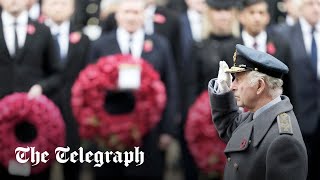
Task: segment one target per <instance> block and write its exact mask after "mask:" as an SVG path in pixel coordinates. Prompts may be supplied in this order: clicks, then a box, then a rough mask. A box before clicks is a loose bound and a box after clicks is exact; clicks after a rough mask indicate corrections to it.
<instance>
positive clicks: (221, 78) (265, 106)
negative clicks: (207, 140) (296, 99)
mask: <svg viewBox="0 0 320 180" xmlns="http://www.w3.org/2000/svg"><path fill="white" fill-rule="evenodd" d="M233 59H234V66H233V67H231V68H230V69H229V67H228V65H227V64H226V63H225V62H224V61H221V62H220V69H219V74H218V78H216V79H212V80H211V81H210V82H209V86H208V89H209V95H210V102H211V109H212V118H213V121H214V124H215V127H216V128H217V130H218V132H219V135H220V137H221V138H222V139H223V140H224V141H225V142H227V143H228V144H227V147H226V149H225V154H226V156H227V160H228V161H227V163H226V166H225V173H224V179H225V180H233V179H234V180H242V179H243V180H258V179H259V180H260V179H264V180H278V179H279V180H305V179H306V178H307V171H308V167H307V166H308V165H307V152H306V148H305V144H304V142H303V139H302V136H301V132H300V128H299V125H298V122H297V119H296V117H295V114H294V112H293V107H292V105H291V103H290V100H289V99H288V97H286V96H283V95H281V94H282V85H283V81H282V80H281V77H282V75H283V74H285V73H288V71H289V69H288V67H287V66H286V65H285V64H283V63H282V62H281V61H280V60H278V59H276V58H274V57H273V56H271V55H269V54H266V53H263V52H260V51H256V50H253V49H250V48H247V47H245V46H242V45H239V44H238V45H236V52H235V54H234V57H233ZM231 73H233V74H234V80H233V82H231V79H232V76H231ZM238 106H240V107H243V108H246V109H248V110H249V112H241V111H240V110H239V108H238Z"/></svg>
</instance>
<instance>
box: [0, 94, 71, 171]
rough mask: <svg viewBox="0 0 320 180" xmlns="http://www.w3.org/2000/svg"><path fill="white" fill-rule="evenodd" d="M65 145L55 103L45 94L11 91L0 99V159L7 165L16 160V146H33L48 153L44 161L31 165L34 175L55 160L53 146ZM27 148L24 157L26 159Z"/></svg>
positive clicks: (63, 132) (60, 120)
mask: <svg viewBox="0 0 320 180" xmlns="http://www.w3.org/2000/svg"><path fill="white" fill-rule="evenodd" d="M64 145H65V124H64V121H63V119H62V116H61V114H60V111H59V109H58V108H57V106H56V105H55V104H54V103H53V102H52V101H51V100H49V99H48V98H47V97H45V96H43V95H41V96H39V97H36V98H33V99H29V98H28V95H27V93H14V94H11V95H8V96H6V97H4V98H3V99H2V100H1V101H0V149H1V151H0V162H1V165H2V166H4V167H6V168H8V167H9V164H10V163H11V162H13V161H15V160H16V154H15V149H16V148H17V147H23V148H27V147H34V148H35V150H36V151H39V152H45V151H47V152H48V154H49V155H48V157H46V159H48V162H47V163H39V164H38V165H36V166H32V167H31V174H38V173H40V172H42V171H44V170H45V169H46V168H48V167H49V166H50V164H51V163H52V162H53V161H52V160H53V159H55V152H54V151H55V149H56V148H57V147H59V146H64ZM30 157H31V154H30V151H29V152H28V153H26V157H25V158H30Z"/></svg>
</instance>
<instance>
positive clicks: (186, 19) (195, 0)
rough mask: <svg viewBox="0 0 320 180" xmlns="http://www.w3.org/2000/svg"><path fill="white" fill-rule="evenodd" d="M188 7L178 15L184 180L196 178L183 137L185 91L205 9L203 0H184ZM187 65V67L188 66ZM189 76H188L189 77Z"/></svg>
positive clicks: (185, 104)
mask: <svg viewBox="0 0 320 180" xmlns="http://www.w3.org/2000/svg"><path fill="white" fill-rule="evenodd" d="M185 2H186V4H187V6H188V9H187V11H186V12H184V13H183V14H181V15H180V18H179V20H180V30H181V32H180V53H181V55H180V57H181V59H180V62H179V67H178V74H179V83H180V87H184V88H180V99H181V100H180V108H181V122H180V124H179V141H180V147H181V155H182V156H181V157H182V161H181V165H182V167H183V171H184V176H185V179H186V180H195V179H197V178H198V169H197V167H196V164H195V162H194V160H193V157H192V156H191V154H190V152H189V149H188V147H187V144H186V141H185V138H184V126H185V121H186V118H187V117H186V116H187V112H188V105H187V104H188V102H187V99H188V98H189V97H188V94H187V93H186V92H187V91H186V88H188V87H186V83H187V82H188V78H186V77H189V76H190V75H189V76H186V75H188V73H189V70H190V69H189V68H190V65H191V62H190V61H191V58H190V56H191V55H192V46H193V44H194V43H196V42H200V41H201V40H202V38H203V13H204V11H205V9H206V2H205V0H186V1H185ZM188 67H189V68H188ZM189 78H190V77H189Z"/></svg>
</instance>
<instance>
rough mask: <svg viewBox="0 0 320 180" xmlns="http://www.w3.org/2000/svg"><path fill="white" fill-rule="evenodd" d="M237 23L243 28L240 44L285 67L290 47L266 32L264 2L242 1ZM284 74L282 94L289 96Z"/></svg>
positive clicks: (261, 0)
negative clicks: (282, 63)
mask: <svg viewBox="0 0 320 180" xmlns="http://www.w3.org/2000/svg"><path fill="white" fill-rule="evenodd" d="M239 21H240V23H241V25H242V26H243V29H242V32H241V36H240V37H241V44H243V45H245V46H247V47H250V48H253V49H256V50H259V51H262V52H267V53H268V54H271V55H272V56H274V57H276V58H278V59H280V60H282V61H283V62H284V63H285V64H286V65H288V63H289V61H290V59H291V58H290V47H289V44H288V42H287V39H285V38H284V37H282V36H281V35H280V34H278V33H276V32H272V31H267V26H268V24H269V22H270V15H269V13H268V4H267V2H266V1H265V0H243V2H242V4H241V6H240V14H239ZM289 78H290V77H289V76H288V75H287V74H286V75H285V76H284V78H283V80H284V82H285V83H284V87H283V88H284V94H285V95H287V96H289V97H291V95H290V89H289V87H290V84H289V83H290V81H289Z"/></svg>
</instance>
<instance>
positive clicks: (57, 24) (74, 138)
mask: <svg viewBox="0 0 320 180" xmlns="http://www.w3.org/2000/svg"><path fill="white" fill-rule="evenodd" d="M42 11H43V13H44V14H45V16H46V17H47V18H46V21H45V24H46V25H47V26H48V27H49V28H50V30H51V34H52V36H53V39H54V42H55V49H56V54H57V56H58V57H59V59H58V60H57V62H58V63H59V65H60V68H61V70H62V72H61V77H62V78H63V83H62V84H61V86H60V87H59V89H58V90H57V91H56V93H55V96H54V100H55V102H56V104H57V105H58V106H59V108H60V110H61V113H62V116H63V119H64V120H65V123H66V130H67V133H66V134H67V139H66V142H67V146H69V147H70V152H73V151H75V150H77V149H79V147H80V138H79V134H78V126H77V122H76V120H75V119H74V116H73V114H72V109H71V88H72V86H73V83H74V81H75V79H76V78H77V76H78V74H79V72H80V71H81V70H82V69H83V68H84V67H85V65H86V61H87V58H88V49H89V43H90V41H89V39H88V37H87V36H86V35H84V34H82V33H81V31H80V30H79V29H78V28H77V27H76V26H75V25H74V23H73V22H71V17H72V15H73V13H74V11H75V0H43V6H42ZM79 172H80V163H79V162H77V163H72V162H70V161H68V162H67V163H65V164H63V175H64V179H71V180H78V179H79Z"/></svg>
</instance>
